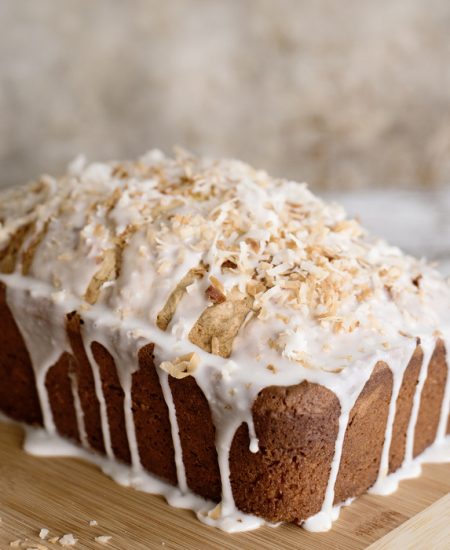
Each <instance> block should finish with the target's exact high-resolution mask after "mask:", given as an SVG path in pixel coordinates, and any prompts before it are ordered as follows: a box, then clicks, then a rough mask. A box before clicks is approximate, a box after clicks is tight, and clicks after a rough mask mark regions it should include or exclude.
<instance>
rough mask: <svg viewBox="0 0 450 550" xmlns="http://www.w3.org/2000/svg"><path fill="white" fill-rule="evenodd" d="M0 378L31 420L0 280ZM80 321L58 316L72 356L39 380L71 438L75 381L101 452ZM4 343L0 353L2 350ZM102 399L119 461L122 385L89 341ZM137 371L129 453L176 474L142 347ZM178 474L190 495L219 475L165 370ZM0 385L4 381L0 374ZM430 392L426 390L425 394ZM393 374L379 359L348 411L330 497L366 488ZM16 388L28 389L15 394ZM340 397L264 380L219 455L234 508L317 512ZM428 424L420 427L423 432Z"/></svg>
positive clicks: (10, 410) (204, 416) (195, 408)
mask: <svg viewBox="0 0 450 550" xmlns="http://www.w3.org/2000/svg"><path fill="white" fill-rule="evenodd" d="M0 308H1V315H0V325H1V329H2V330H1V331H0V338H3V340H2V342H3V344H4V345H2V346H1V348H0V350H1V351H0V376H1V377H2V380H7V381H8V380H10V381H11V384H10V386H9V391H1V389H0V409H1V410H2V411H3V412H4V413H6V414H7V415H9V416H11V417H13V418H15V419H17V420H23V421H24V422H27V423H36V422H37V423H40V422H41V414H40V410H39V402H38V397H37V394H36V391H35V389H34V388H35V382H34V376H33V372H32V369H31V367H30V365H29V359H28V357H27V353H26V349H25V346H24V343H23V341H22V338H21V336H20V333H19V332H18V330H17V327H16V326H15V323H14V320H13V318H12V316H11V315H10V314H9V312H8V307H7V305H6V303H5V300H4V288H3V289H2V287H1V285H0ZM81 323H82V319H81V318H80V316H79V315H78V314H71V315H69V316H68V321H67V333H68V336H69V340H70V342H71V345H72V350H73V356H71V355H69V354H67V353H66V354H64V355H63V356H62V357H61V359H60V360H59V361H58V363H57V364H56V365H54V366H53V367H52V368H51V369H50V370H49V372H48V374H47V380H46V385H47V389H48V391H49V398H50V403H51V407H52V412H53V415H54V418H55V424H56V427H57V429H58V432H59V433H60V434H61V435H63V436H65V437H69V438H72V439H74V440H75V441H79V434H78V431H77V428H76V419H75V412H74V404H73V396H72V394H71V390H70V380H69V372H70V369H74V372H75V373H76V376H77V379H78V385H79V397H80V401H81V404H82V408H83V413H84V416H85V426H86V432H87V437H88V441H89V443H90V444H91V445H92V447H93V448H94V449H95V450H97V451H99V452H104V446H103V434H102V427H101V422H100V414H99V403H98V400H97V397H96V394H95V389H94V382H93V378H92V373H91V370H90V366H89V363H88V359H87V356H86V353H85V350H84V348H83V343H82V341H81V338H80V326H81ZM7 349H8V350H9V351H8V352H6V351H5V350H7ZM93 352H94V356H95V358H96V360H97V362H98V364H99V367H100V372H101V378H102V385H103V390H104V393H105V398H106V402H107V412H108V421H109V425H110V433H111V441H112V447H113V451H114V454H115V456H116V457H117V458H118V459H120V460H122V461H124V462H129V461H130V450H129V447H128V441H127V437H126V431H125V422H124V417H123V391H122V389H121V387H120V383H119V379H118V376H117V373H116V369H115V365H114V361H113V358H112V356H111V355H110V353H109V352H108V351H107V350H106V349H105V348H104V347H103V346H101V345H100V344H98V343H94V344H93ZM444 353H445V349H444V347H443V345H442V343H439V344H438V346H437V347H436V350H435V353H434V356H433V360H432V361H431V363H430V369H429V373H428V377H427V379H426V382H425V385H424V393H423V398H422V404H421V408H420V414H419V422H418V424H417V428H416V435H415V448H416V451H417V449H421V450H423V449H424V448H425V447H426V446H428V445H429V444H430V442H431V441H432V437H433V434H434V433H435V431H436V418H437V417H438V414H439V411H440V406H441V402H442V392H440V393H439V392H438V388H439V387H440V386H442V385H443V380H444V379H443V377H442V372H443V371H444V372H445V369H444V368H443V367H445V355H444ZM421 360H422V352H421V349H420V348H419V347H418V348H417V349H416V351H415V353H414V355H413V357H412V359H411V362H410V365H409V366H408V368H407V369H406V371H405V376H404V380H403V383H402V387H401V390H400V394H399V397H398V401H397V414H396V419H395V423H394V428H393V434H394V436H393V441H392V445H391V453H390V468H391V470H393V469H395V468H396V467H398V465H399V464H400V463H401V461H402V460H403V455H404V447H405V431H406V426H407V420H408V418H409V415H410V409H411V402H412V397H411V395H412V390H413V388H414V387H415V385H416V383H417V376H418V370H419V366H420V364H421ZM139 365H140V368H139V370H138V371H137V372H136V373H134V374H133V388H132V401H133V405H132V408H133V416H134V421H135V425H136V436H137V441H138V446H139V453H140V458H141V461H142V464H143V465H144V467H145V468H146V469H147V470H148V471H150V472H151V473H153V474H156V475H157V476H159V477H161V478H163V479H165V480H166V481H168V482H169V483H172V484H176V483H177V474H176V468H175V463H174V448H173V443H172V437H171V428H170V422H169V417H168V410H167V406H166V403H165V401H164V398H163V394H162V391H161V387H160V383H159V379H158V376H157V374H156V370H155V365H154V357H153V345H151V344H150V345H147V346H145V347H144V348H142V349H141V351H140V354H139ZM170 387H171V390H172V394H173V399H174V404H175V407H176V412H177V418H178V425H179V431H180V439H181V445H182V449H183V460H184V464H185V469H186V476H187V482H188V486H189V488H190V489H192V490H193V491H194V492H196V493H197V494H199V495H201V496H203V497H205V498H208V499H211V500H214V501H219V500H220V496H221V484H220V475H219V468H218V465H217V453H216V447H215V441H214V438H215V430H214V425H213V422H212V419H211V413H210V410H209V405H208V401H207V400H206V398H205V396H204V395H203V393H202V391H201V390H200V388H199V387H198V385H197V383H196V382H195V380H194V379H193V378H192V377H187V378H183V379H180V380H177V379H174V378H171V379H170ZM0 388H5V386H4V385H3V384H2V385H1V386H0ZM432 391H435V392H437V393H435V394H434V396H435V398H434V399H431V398H430V393H431V392H432ZM391 392H392V375H391V372H390V370H389V368H388V366H387V365H386V364H384V363H378V364H377V365H376V367H375V368H374V370H373V373H372V376H371V377H370V379H369V381H368V382H367V383H366V385H365V387H364V389H363V391H362V393H361V394H360V397H359V398H358V400H357V401H356V404H355V406H354V407H353V409H352V411H351V413H350V421H349V425H348V428H347V431H346V435H345V442H344V448H343V455H342V461H341V466H340V469H339V475H338V477H337V481H336V492H335V503H339V502H342V501H344V500H345V499H347V498H350V497H354V496H357V495H359V494H361V493H363V492H364V491H366V490H367V489H368V488H369V487H370V486H371V485H372V484H373V483H374V482H375V480H376V476H377V473H378V467H379V463H380V455H381V448H382V445H383V437H384V433H385V432H384V430H385V425H386V421H387V414H388V406H389V399H390V395H391ZM23 395H27V396H28V397H27V399H26V400H24V399H23ZM339 414H340V405H339V401H338V399H337V398H336V396H335V395H334V394H333V393H332V392H331V391H330V390H328V389H326V388H324V387H322V386H320V385H318V384H312V383H309V382H302V383H301V384H298V385H296V386H289V387H281V386H271V387H267V388H265V389H264V390H262V391H261V392H260V393H259V395H258V397H257V399H256V401H255V403H254V405H253V418H254V423H255V429H256V434H257V436H258V439H259V452H258V453H257V454H253V453H251V452H250V450H249V434H248V428H247V426H246V425H245V424H243V425H242V426H241V427H240V428H239V429H238V430H237V432H236V434H235V437H234V440H233V444H232V447H231V453H230V468H231V484H232V488H233V495H234V498H235V501H236V504H237V506H238V507H239V509H241V510H243V511H245V512H249V513H253V514H256V515H259V516H262V517H264V518H266V519H268V520H270V521H289V522H297V523H300V522H302V521H303V520H305V519H306V518H308V517H309V516H311V515H313V514H315V513H317V512H318V511H320V508H321V504H322V501H323V497H324V493H325V489H326V486H327V482H328V478H329V471H330V465H331V461H332V458H333V453H334V445H335V440H336V435H337V429H338V419H339ZM430 434H431V435H430Z"/></svg>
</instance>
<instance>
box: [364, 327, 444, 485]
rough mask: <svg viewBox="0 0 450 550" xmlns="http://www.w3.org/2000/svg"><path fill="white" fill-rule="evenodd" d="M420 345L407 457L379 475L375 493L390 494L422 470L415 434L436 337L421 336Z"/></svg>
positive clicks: (407, 441) (407, 439)
mask: <svg viewBox="0 0 450 550" xmlns="http://www.w3.org/2000/svg"><path fill="white" fill-rule="evenodd" d="M420 345H421V348H422V351H423V360H422V366H421V368H420V373H419V379H418V382H417V385H416V388H415V392H414V398H413V405H412V409H411V415H410V418H409V422H408V428H407V432H406V446H405V457H404V459H403V463H402V465H401V467H400V468H399V469H398V470H396V471H395V472H393V473H392V474H390V475H388V476H386V475H384V476H383V477H380V476H379V477H378V479H377V482H376V483H375V485H374V486H373V487H371V488H370V489H369V492H371V493H373V494H378V495H388V494H390V493H393V492H395V491H396V490H397V488H398V484H399V482H400V481H402V480H403V479H408V478H411V477H417V476H419V475H420V472H421V467H420V461H419V460H414V458H413V449H414V435H415V430H416V424H417V419H418V416H419V408H420V398H421V395H422V389H423V386H424V384H425V380H426V377H427V373H428V366H429V364H430V361H431V357H432V355H433V351H434V348H435V346H436V338H432V337H427V336H424V337H421V338H420ZM406 366H407V365H406ZM405 369H406V367H405ZM391 405H392V403H391ZM391 429H392V428H391Z"/></svg>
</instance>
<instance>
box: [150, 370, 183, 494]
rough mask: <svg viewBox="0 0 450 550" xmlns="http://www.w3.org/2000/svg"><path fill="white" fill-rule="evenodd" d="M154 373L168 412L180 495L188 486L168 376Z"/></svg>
mask: <svg viewBox="0 0 450 550" xmlns="http://www.w3.org/2000/svg"><path fill="white" fill-rule="evenodd" d="M156 372H157V373H158V377H159V383H160V384H161V389H162V392H163V396H164V400H165V402H166V405H167V408H168V411H169V420H170V427H171V432H172V442H173V449H174V453H175V466H176V470H177V480H178V486H179V488H180V490H181V492H182V493H186V492H187V491H188V486H187V481H186V471H185V468H184V462H183V449H182V448H181V441H180V434H179V431H178V421H177V411H176V409H175V404H174V402H173V397H172V391H171V389H170V386H169V375H168V374H167V372H164V371H163V370H161V369H160V368H157V369H156Z"/></svg>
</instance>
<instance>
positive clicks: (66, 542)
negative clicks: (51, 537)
mask: <svg viewBox="0 0 450 550" xmlns="http://www.w3.org/2000/svg"><path fill="white" fill-rule="evenodd" d="M77 542H78V539H76V538H75V537H74V536H73V535H72V533H68V534H67V535H63V536H62V537H61V538H60V539H59V540H58V543H59V544H60V545H61V546H75V544H76V543H77Z"/></svg>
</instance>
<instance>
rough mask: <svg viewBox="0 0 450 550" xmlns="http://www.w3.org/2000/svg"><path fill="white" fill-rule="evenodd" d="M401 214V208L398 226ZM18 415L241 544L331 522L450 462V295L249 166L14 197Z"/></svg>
mask: <svg viewBox="0 0 450 550" xmlns="http://www.w3.org/2000/svg"><path fill="white" fill-rule="evenodd" d="M380 215H382V214H380ZM0 222H1V226H0V272H1V276H0V376H1V381H2V382H1V384H0V409H1V410H2V411H3V413H4V414H6V415H7V416H9V417H11V418H12V419H15V420H17V421H20V422H24V423H26V424H30V425H34V426H42V428H41V429H40V430H31V431H29V439H28V441H27V443H26V446H27V447H28V448H29V449H32V450H33V451H34V452H38V453H40V454H44V453H46V452H49V453H57V452H61V451H62V449H61V445H62V442H63V441H66V442H67V441H71V442H72V443H74V444H75V445H72V446H70V445H68V444H67V443H66V444H65V446H64V447H65V450H66V451H67V449H71V451H70V452H75V451H74V449H79V451H76V452H78V453H79V454H80V455H81V456H83V457H85V458H87V459H89V460H92V461H94V462H96V463H98V464H99V465H100V466H101V467H102V468H103V469H104V470H105V471H107V472H108V473H109V474H110V475H112V476H113V477H115V478H116V479H118V480H119V481H120V482H121V483H125V484H129V485H132V486H134V487H136V488H140V489H143V490H147V491H150V492H157V493H162V494H165V495H166V497H167V498H168V500H169V502H170V503H172V504H174V505H178V506H185V507H190V508H192V509H194V510H195V511H196V512H197V515H198V517H199V518H200V519H201V521H203V522H205V523H208V524H210V525H216V526H218V527H221V528H222V529H225V530H228V531H236V530H244V529H250V528H254V527H257V526H258V525H261V524H262V523H264V521H268V522H280V521H283V522H295V523H298V524H302V525H303V526H304V527H306V528H307V529H310V530H326V529H329V528H330V526H331V521H332V520H333V519H335V518H336V517H337V515H338V512H339V507H340V506H341V505H342V504H343V503H348V502H349V501H350V500H351V499H354V498H355V497H357V496H358V495H361V494H362V493H364V492H366V491H367V490H368V489H369V488H372V489H371V490H373V491H375V492H382V493H383V492H385V493H386V492H390V491H392V490H395V488H396V485H397V484H398V481H399V480H401V479H403V478H405V477H410V476H412V475H416V474H417V471H418V469H420V464H421V462H423V461H425V460H441V461H449V460H450V445H449V437H448V435H447V434H448V433H449V431H450V424H449V413H450V410H449V409H450V376H449V373H448V361H447V359H446V350H448V349H449V345H450V339H449V335H450V329H449V322H450V307H449V306H450V289H449V285H448V282H446V281H445V280H444V279H443V277H442V276H441V275H440V274H439V273H438V272H437V271H435V270H434V269H433V268H432V267H431V266H429V265H428V264H427V263H426V262H425V261H422V260H417V259H415V258H412V257H410V256H406V255H404V254H402V253H401V251H400V250H398V249H397V248H394V247H392V246H389V245H387V244H386V243H385V242H383V241H381V240H377V239H374V238H373V237H372V236H370V235H369V234H368V233H367V232H366V231H365V230H364V229H363V228H362V227H361V226H360V224H359V223H358V222H357V221H355V220H353V219H348V218H347V217H346V215H345V213H344V211H343V210H342V209H341V208H340V207H339V206H337V205H334V204H326V203H324V202H322V201H321V200H319V199H318V198H317V197H315V196H314V195H313V194H312V193H311V192H310V191H309V190H308V188H307V186H306V185H304V184H299V183H295V182H291V181H286V180H283V179H275V178H271V177H269V176H268V175H267V174H266V173H265V172H263V171H260V170H255V169H253V168H251V167H250V166H248V165H246V164H243V163H241V162H238V161H234V160H209V159H202V158H196V157H194V156H192V155H190V154H188V153H186V152H183V151H178V152H177V153H176V156H175V158H174V159H171V158H168V157H166V156H164V155H163V154H162V153H161V152H159V151H151V152H150V153H148V154H146V155H145V156H143V157H142V158H140V159H139V160H137V161H133V162H131V161H130V162H111V163H93V164H86V163H85V161H84V160H83V159H81V158H80V159H77V160H76V161H74V163H72V165H71V166H70V168H69V171H68V173H67V174H66V175H65V176H64V177H62V178H60V179H54V178H52V177H49V176H44V177H42V178H41V179H39V180H38V181H37V182H35V183H32V184H29V185H26V186H24V187H22V188H20V189H17V190H7V191H3V192H2V193H1V194H0Z"/></svg>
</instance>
